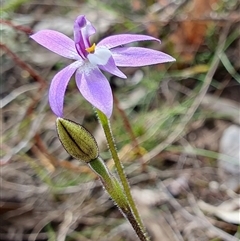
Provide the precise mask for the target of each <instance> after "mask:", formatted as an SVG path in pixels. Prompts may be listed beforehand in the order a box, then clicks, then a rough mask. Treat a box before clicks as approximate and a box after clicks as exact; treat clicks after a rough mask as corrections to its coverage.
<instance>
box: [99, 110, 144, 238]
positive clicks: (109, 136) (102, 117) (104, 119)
mask: <svg viewBox="0 0 240 241" xmlns="http://www.w3.org/2000/svg"><path fill="white" fill-rule="evenodd" d="M96 111H97V115H98V118H99V120H100V122H101V125H102V127H103V130H104V133H105V136H106V139H107V142H108V146H109V150H110V152H111V154H112V158H113V160H114V162H115V166H116V169H117V172H118V175H119V178H120V180H121V183H122V185H123V189H124V192H125V195H126V197H127V200H128V203H129V206H130V207H131V210H132V212H133V214H134V216H135V218H136V220H137V222H138V224H139V226H140V227H141V229H142V231H143V233H144V231H145V228H144V225H143V222H142V220H141V218H140V215H139V213H138V210H137V208H136V205H135V203H134V200H133V197H132V194H131V191H130V186H129V183H128V180H127V177H126V175H125V173H124V170H123V166H122V163H121V161H120V159H119V157H118V153H117V150H116V145H115V142H114V138H113V135H112V131H111V126H110V123H109V120H108V119H107V117H106V115H105V114H103V113H102V112H101V111H100V110H98V109H96ZM146 240H148V239H147V238H146Z"/></svg>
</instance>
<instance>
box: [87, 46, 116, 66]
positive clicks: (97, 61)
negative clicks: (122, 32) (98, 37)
mask: <svg viewBox="0 0 240 241" xmlns="http://www.w3.org/2000/svg"><path fill="white" fill-rule="evenodd" d="M111 56H112V53H111V51H110V50H109V49H107V48H105V47H97V46H96V47H95V51H94V52H93V53H89V54H88V56H87V58H88V60H89V62H90V63H91V64H94V65H105V64H107V62H108V60H109V58H110V57H111Z"/></svg>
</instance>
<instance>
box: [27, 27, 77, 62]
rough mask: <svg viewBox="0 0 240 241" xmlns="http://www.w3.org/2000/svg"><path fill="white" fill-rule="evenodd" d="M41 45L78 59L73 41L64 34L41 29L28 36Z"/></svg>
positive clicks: (64, 55) (67, 56)
mask: <svg viewBox="0 0 240 241" xmlns="http://www.w3.org/2000/svg"><path fill="white" fill-rule="evenodd" d="M30 38H32V39H33V40H35V41H36V42H37V43H39V44H41V45H42V46H43V47H45V48H47V49H49V50H51V51H53V52H54V53H56V54H59V55H61V56H63V57H66V58H69V59H76V60H78V59H80V56H79V55H78V53H77V51H76V48H75V44H74V41H73V40H72V39H70V38H69V37H67V36H66V35H64V34H62V33H60V32H57V31H54V30H48V29H47V30H41V31H39V32H37V33H35V34H33V35H31V36H30Z"/></svg>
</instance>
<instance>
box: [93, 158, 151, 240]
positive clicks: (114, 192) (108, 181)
mask: <svg viewBox="0 0 240 241" xmlns="http://www.w3.org/2000/svg"><path fill="white" fill-rule="evenodd" d="M88 165H89V166H90V168H91V169H92V170H93V171H94V172H95V173H96V174H97V175H98V177H99V179H100V180H101V182H102V184H103V186H104V187H105V189H106V191H107V192H108V194H109V195H110V197H111V198H112V199H113V201H114V202H115V203H116V205H117V206H118V208H119V209H120V211H121V212H122V213H123V215H124V216H125V217H126V219H127V220H128V221H129V222H130V223H131V225H132V227H133V229H134V230H135V232H136V234H137V236H138V237H139V239H140V240H141V241H148V238H147V236H146V234H145V233H144V231H143V229H142V227H141V226H140V225H139V223H138V221H137V220H136V218H135V216H134V215H133V213H132V210H131V208H130V206H129V203H128V200H127V198H126V195H125V193H124V191H123V188H122V186H121V184H120V183H119V182H118V180H117V179H116V178H115V177H114V176H113V175H112V174H111V173H110V172H109V170H108V168H107V167H106V165H105V164H104V162H103V160H102V158H101V157H98V158H96V159H94V160H91V161H90V162H88Z"/></svg>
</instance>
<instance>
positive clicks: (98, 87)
mask: <svg viewBox="0 0 240 241" xmlns="http://www.w3.org/2000/svg"><path fill="white" fill-rule="evenodd" d="M76 83H77V87H78V89H79V91H80V92H81V94H82V95H83V97H84V98H85V99H86V100H87V101H89V102H90V103H91V104H92V105H93V106H94V107H96V108H97V109H99V110H101V111H102V112H103V113H104V114H105V115H106V116H107V117H108V118H110V116H111V114H112V109H113V96H112V90H111V87H110V84H109V82H108V80H107V79H106V77H105V76H104V75H103V74H102V72H101V71H100V70H99V69H98V68H92V69H89V70H88V72H85V73H83V72H82V71H77V72H76Z"/></svg>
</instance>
